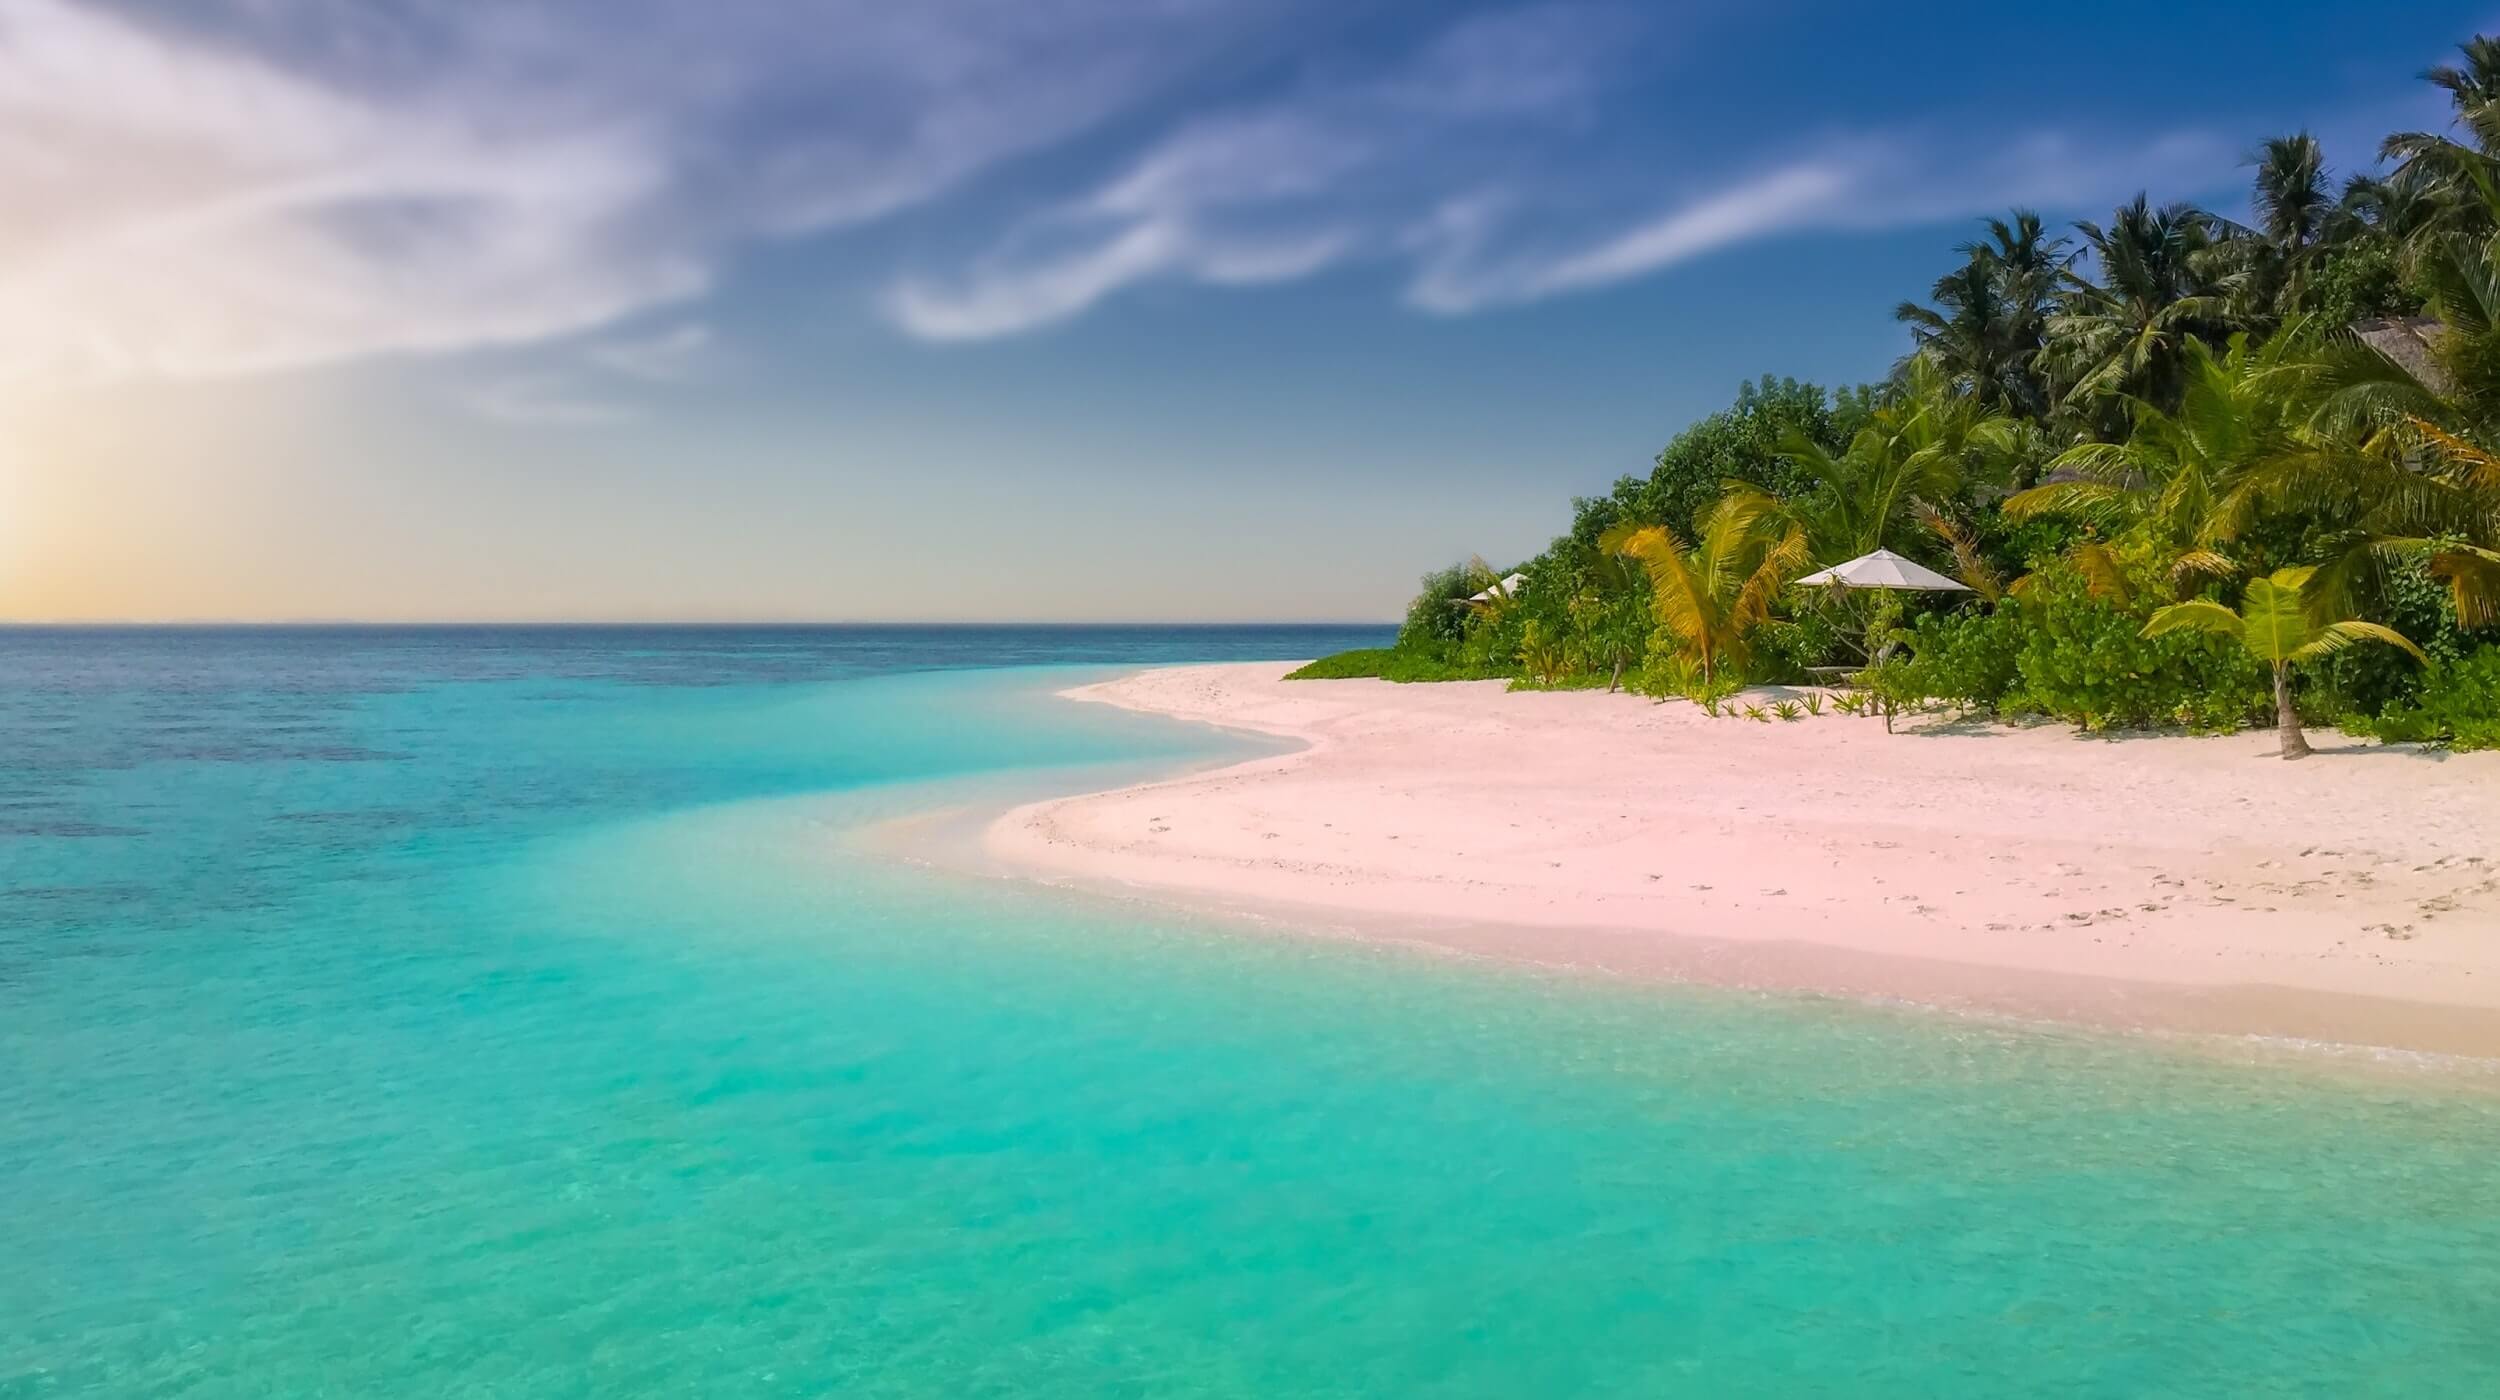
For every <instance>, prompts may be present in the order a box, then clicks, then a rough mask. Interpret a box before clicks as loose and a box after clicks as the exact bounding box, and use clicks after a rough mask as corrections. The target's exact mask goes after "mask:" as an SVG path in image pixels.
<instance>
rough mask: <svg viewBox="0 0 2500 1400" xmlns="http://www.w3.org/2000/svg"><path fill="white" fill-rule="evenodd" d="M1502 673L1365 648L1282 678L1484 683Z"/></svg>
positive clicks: (1326, 658) (1419, 655)
mask: <svg viewBox="0 0 2500 1400" xmlns="http://www.w3.org/2000/svg"><path fill="white" fill-rule="evenodd" d="M1506 674H1508V673H1507V672H1504V671H1476V670H1469V669H1468V668H1466V667H1465V666H1460V665H1454V664H1452V663H1451V662H1448V661H1445V660H1443V659H1441V658H1440V657H1438V656H1434V655H1431V654H1429V653H1423V652H1415V651H1408V650H1405V649H1403V648H1400V647H1366V648H1363V649H1361V650H1357V651H1341V652H1338V653H1337V654H1336V655H1334V656H1323V657H1321V658H1320V659H1319V660H1317V661H1314V662H1312V663H1311V664H1310V665H1308V666H1305V667H1303V668H1301V669H1300V670H1298V671H1293V672H1290V673H1288V674H1287V675H1286V676H1285V679H1286V680H1289V681H1345V680H1384V681H1398V682H1401V683H1404V682H1410V681H1483V680H1499V679H1501V678H1502V677H1503V676H1504V675H1506Z"/></svg>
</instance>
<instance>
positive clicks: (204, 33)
mask: <svg viewBox="0 0 2500 1400" xmlns="http://www.w3.org/2000/svg"><path fill="white" fill-rule="evenodd" d="M2492 18H2493V17H2492V16H2490V15H2487V14H2484V13H2482V12H2480V11H2478V10H2476V9H2474V8H2471V7H2467V6H2461V5H2449V4H2443V3H2424V4H2416V5H2410V6H2404V7H2387V8H2375V9H2373V8H2367V7H2360V6H2354V5H2350V4H2341V5H2337V4H2301V3H2295V4H2275V5H2265V6H2258V5H2212V6H2195V7H2183V6H2175V5H2168V6H2165V5H2153V4H2132V3H2106V4H2101V5H2097V6H2094V7H2092V9H2091V10H2090V12H2089V13H2088V15H2085V14H2078V13H2076V12H2073V11H2060V10H2054V9H2051V8H2049V7H2009V6H2003V5H1994V6H1985V7H1983V6H1977V5H1928V6H1916V7H1873V6H1865V5H1859V4H1839V3H1804V2H1803V0H1758V2H1757V3H1748V4H1742V5H1735V4H1730V5H1711V4H1701V5H1685V6H1673V7H1670V6H1666V5H1655V4H1653V5H1625V4H1609V3H1602V2H1592V3H1545V4H1538V3H1528V4H1504V5H1466V4H1396V3H1369V4H1364V3H1336V4H1317V3H1311V4H1304V3H1294V2H1293V0H1285V2H1284V3H1277V2H1276V0H1270V3H1263V4H1246V3H1230V2H1229V0H1133V2H1131V3H1110V0H1065V2H1064V3H1057V4H1051V5H1033V4H1028V3H1021V2H1020V0H956V2H955V3H928V4H918V5H906V4H894V3H867V0H825V2H824V3H816V4H805V3H795V0H793V2H792V3H764V2H763V0H755V2H754V3H742V2H741V0H711V2H710V3H698V0H611V3H606V4H591V3H587V0H578V2H577V3H571V4H557V3H532V2H531V0H523V2H522V3H513V4H505V5H498V6H445V5H434V4H413V3H405V4H403V3H392V0H358V2H357V3H349V0H190V2H189V3H183V4H172V3H159V4H145V3H122V4H99V3H74V0H0V120H4V121H5V126H4V127H0V130H6V131H7V132H8V133H9V135H8V136H6V137H0V212H5V215H6V217H5V218H0V413H5V415H6V417H5V420H0V421H4V422H5V425H6V426H5V432H6V437H5V438H4V439H0V453H5V456H0V472H5V473H6V475H5V476H0V589H5V590H6V591H5V592H4V593H0V616H7V617H21V618H55V617H56V618H89V617H121V618H195V617H221V618H257V617H281V618H306V617H321V618H336V617H369V618H642V617H668V618H891V619H916V618H939V617H989V618H1135V619H1160V618H1277V617H1291V618H1378V617H1385V616H1389V615H1392V614H1393V613H1394V612H1395V611H1396V610H1397V608H1398V607H1399V605H1400V604H1401V603H1402V601H1403V599H1404V597H1405V594H1406V593H1407V591H1408V590H1409V588H1410V586H1411V584H1412V581H1413V579H1414V577H1415V576H1416V575H1417V574H1418V573H1420V572H1421V571H1423V570H1424V569H1426V568H1429V567H1432V566H1434V565H1436V564H1439V563H1442V562H1446V561H1447V560H1448V559H1450V558H1453V557H1459V556H1464V555H1466V554H1469V553H1483V554H1485V555H1487V556H1490V557H1493V558H1495V559H1497V560H1500V559H1508V558H1513V557H1517V556H1521V555H1524V554H1526V553H1529V552H1531V551H1533V550H1534V549H1535V548H1536V547H1538V546H1539V545H1540V544H1541V543H1542V541H1543V540H1544V539H1545V538H1546V537H1548V536H1550V535H1551V534H1552V533H1553V532H1554V531H1555V530H1557V529H1558V528H1560V527H1561V525H1562V524H1563V523H1564V521H1565V519H1566V515H1567V509H1568V498H1569V497H1570V496H1572V495H1573V494H1577V493H1585V492H1590V491H1596V490H1601V489H1603V488H1604V487H1605V486H1606V485H1607V483H1609V482H1610V481H1611V480H1612V479H1613V478H1614V477H1616V476H1618V475H1620V474H1622V473H1624V472H1628V471H1637V470H1640V469H1642V468H1643V467H1644V466H1645V464H1646V462H1647V460H1648V458H1649V457H1650V456H1651V455H1652V454H1653V453H1654V452H1655V451H1656V449H1657V447H1658V446H1659V444H1660V443H1662V442H1663V441H1664V440H1665V439H1666V438H1667V437H1668V436H1670V435H1671V434H1672V433H1673V432H1674V430H1675V429H1676V428H1678V427H1679V426H1681V425H1682V424H1683V423H1685V422H1687V421H1689V420H1690V419H1691V418H1693V417H1694V416H1696V415H1698V414H1700V413H1703V412H1707V411H1708V410H1709V409H1711V408H1713V407H1715V406H1717V405H1718V404H1720V403H1723V402H1724V401H1725V400H1726V399H1727V397H1728V396H1729V395H1730V394H1731V393H1732V391H1733V390H1734V388H1735V386H1736V384H1737V383H1738V382H1739V381H1740V380H1743V379H1747V378H1750V377H1753V376H1755V375H1757V374H1760V373H1763V372H1766V371H1767V372H1774V373H1782V374H1794V375H1798V376H1800V377H1807V378H1813V379H1818V380H1822V381H1825V382H1848V381H1856V380H1861V379H1866V378H1871V377H1875V376H1879V375H1880V374H1882V373H1883V372H1884V370H1885V369H1886V367H1887V366H1888V365H1889V364H1890V363H1891V361H1892V360H1893V358H1894V357H1895V356H1897V355H1898V354H1899V353H1900V351H1901V349H1902V348H1903V338H1902V336H1901V334H1900V331H1899V328H1898V327H1897V326H1896V325H1895V324H1894V323H1893V322H1892V320H1891V318H1890V314H1889V311H1890V307H1891V306H1892V304H1893V303H1894V302H1896V301H1898V300H1899V299H1901V298H1903V297H1905V296H1914V295H1918V294H1920V293H1921V292H1922V290H1923V289H1924V287H1925V285H1926V284H1927V283H1928V282H1929V281H1930V280H1932V279H1933V277H1934V276H1935V275H1936V274H1937V273H1938V272H1939V271H1941V270H1942V269H1943V268H1944V267H1945V266H1946V265H1947V263H1948V262H1949V261H1950V256H1951V255H1950V251H1949V250H1950V248H1951V246H1952V245H1953V244H1954V243H1955V242H1957V241H1959V240H1961V239H1962V238H1964V237H1967V236H1968V235H1969V233H1970V231H1971V227H1972V223H1973V221H1974V220H1975V219H1976V218H1977V217H1979V216H1981V215H1983V214H1986V213H1989V212H1993V211H1997V210H2001V209H2003V208H2004V207H2006V206H2008V205H2010V204H2015V203H2021V204H2027V205H2032V206H2035V207H2038V208H2040V209H2042V210H2043V211H2044V212H2046V213H2048V214H2050V215H2052V216H2053V217H2056V218H2059V219H2066V218H2072V217H2076V216H2088V215H2096V214H2099V213H2103V212H2105V211H2106V210H2107V209H2108V208H2109V207H2110V206H2111V205H2112V204H2114V203H2116V202H2118V201H2120V200H2122V199H2124V198H2126V197H2128V196H2131V195H2132V194H2133V193H2134V192H2135V191H2136V190H2137V189H2139V188H2146V189H2150V190H2151V191H2152V192H2153V193H2154V195H2155V196H2156V198H2161V199H2169V198H2192V199H2197V200H2199V201H2201V202H2206V203H2208V204H2210V205H2211V206H2212V207H2216V208H2219V209H2223V210H2225V211H2227V212H2237V211H2238V210H2239V209H2240V207H2241V205H2242V204H2243V203H2244V199H2243V196H2242V194H2241V190H2242V189H2243V187H2244V182H2245V178H2246V173H2247V172H2246V170H2245V169H2244V167H2243V165H2242V161H2243V159H2244V157H2245V155H2246V153H2247V151H2248V150H2249V148H2250V147H2252V146H2253V145H2254V144H2255V142H2256V141H2257V140H2259V139H2260V138H2262V137H2264V136H2267V135H2271V134H2278V133H2282V132H2287V131H2290V130H2294V129H2297V128H2301V127H2307V128H2309V129H2312V130H2315V131H2316V132H2318V133H2319V134H2320V136H2321V137H2322V138H2324V139H2325V140H2326V142H2327V143H2328V148H2329V152H2330V155H2331V156H2332V157H2333V158H2334V159H2335V160H2336V162H2337V164H2338V165H2339V167H2340V168H2342V169H2346V170H2350V169H2355V168H2360V167H2362V166H2364V165H2366V164H2367V163H2368V157H2369V153H2370V150H2371V148H2372V146H2374V144H2375V142H2376V139H2377V137H2378V136H2379V135H2381V134H2383V133H2384V132H2386V131H2388V130H2390V129H2395V128H2399V127H2409V126H2422V125H2436V124H2438V123H2439V122H2441V121H2442V120H2443V117H2444V114H2443V111H2442V109H2441V106H2440V104H2439V101H2438V100H2437V99H2438V96H2439V95H2438V94H2437V93H2435V92H2434V91H2432V90H2430V89H2429V88H2427V87H2426V86H2424V85H2423V84H2421V83H2420V82H2418V81H2417V80H2416V75H2417V74H2418V73H2419V72H2420V70H2421V69H2422V68H2424V67H2426V66H2427V65H2429V64H2431V63H2434V62H2437V61H2440V60H2441V59H2442V57H2443V56H2444V55H2445V54H2446V53H2447V51H2448V50H2449V49H2450V47H2451V46H2452V45H2453V44H2454V43H2456V42H2457V41H2458V40H2461V39H2463V38H2465V37H2466V36H2468V35H2470V34H2471V33H2473V32H2475V31H2476V29H2477V28H2478V27H2489V25H2490V23H2491V21H2492Z"/></svg>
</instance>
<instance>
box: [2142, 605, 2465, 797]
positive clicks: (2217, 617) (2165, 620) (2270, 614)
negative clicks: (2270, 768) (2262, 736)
mask: <svg viewBox="0 0 2500 1400" xmlns="http://www.w3.org/2000/svg"><path fill="white" fill-rule="evenodd" d="M2313 572H2315V571H2314V570H2310V569H2277V570H2275V571H2274V573H2273V574H2271V575H2270V576H2268V577H2266V578H2261V579H2258V580H2256V581H2254V582H2252V583H2250V584H2249V585H2248V593H2247V596H2245V597H2244V598H2242V599H2241V600H2240V606H2239V609H2238V611H2236V612H2235V611H2233V610H2232V609H2230V608H2227V607H2225V606H2223V605H2222V604H2220V603H2217V602H2213V601H2211V600H2210V599H2201V598H2200V599H2197V600H2195V601H2193V602H2186V603H2172V604H2171V605H2170V606H2168V607H2166V608H2162V609H2160V610H2159V611H2157V612H2155V613H2154V614H2153V620H2152V621H2150V622H2148V623H2146V624H2145V625H2144V635H2145V636H2147V637H2158V636H2161V635H2162V634H2163V633H2166V632H2185V631H2196V632H2209V633H2212V634H2213V635H2215V636H2221V637H2232V638H2236V639H2237V640H2238V641H2239V643H2240V645H2241V646H2243V647H2245V648H2246V649H2247V650H2248V654H2249V655H2251V656H2253V657H2255V658H2257V659H2258V660H2259V661H2262V662H2265V663H2266V664H2267V665H2269V666H2272V667H2273V668H2274V726H2275V732H2276V733H2277V735H2279V736H2280V742H2281V745H2282V750H2283V756H2284V757H2285V758H2307V757H2308V756H2309V741H2308V739H2307V738H2306V737H2304V736H2303V735H2302V734H2301V732H2300V711H2299V710H2297V709H2295V708H2294V707H2293V705H2292V667H2294V666H2296V665H2301V664H2304V663H2307V662H2311V661H2316V660H2319V659H2321V658H2324V657H2327V656H2331V655H2333V654H2334V653H2336V652H2339V651H2342V650H2343V649H2344V648H2346V647H2348V646H2351V645H2353V644H2354V643H2356V642H2384V643H2386V644H2387V645H2389V646H2392V647H2395V648H2397V649H2399V650H2401V651H2403V652H2404V653H2405V654H2406V655H2408V656H2411V657H2412V658H2413V659H2414V660H2416V661H2420V662H2424V663H2425V664H2427V663H2428V662H2429V660H2430V658H2428V657H2426V656H2424V655H2423V654H2422V649H2421V648H2420V647H2418V646H2415V645H2414V644H2413V642H2412V640H2411V639H2410V638H2408V637H2406V636H2405V634H2403V633H2402V632H2399V631H2397V630H2396V629H2394V628H2392V627H2385V626H2381V625H2380V624H2378V623H2375V622H2359V621H2354V620H2351V619H2346V620H2345V621H2342V622H2327V623H2320V622H2318V621H2316V620H2315V619H2314V618H2313V617H2312V616H2311V615H2310V610H2309V604H2308V601H2307V599H2305V598H2304V597H2303V596H2302V592H2303V590H2304V589H2305V588H2306V587H2307V586H2308V583H2309V577H2310V575H2311V574H2312V573H2313Z"/></svg>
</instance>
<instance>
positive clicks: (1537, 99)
mask: <svg viewBox="0 0 2500 1400" xmlns="http://www.w3.org/2000/svg"><path fill="white" fill-rule="evenodd" d="M1613 22H1614V20H1613V12H1611V11H1605V10H1597V9H1592V8H1591V7H1589V6H1587V5H1584V4H1546V5H1538V6H1531V7H1528V8H1524V9H1520V10H1514V11H1509V12H1502V13H1497V14H1494V15H1490V16H1479V17H1476V18H1473V19H1469V20H1466V21H1463V22H1460V23H1458V24H1457V25H1455V26H1454V27H1452V28H1451V29H1449V30H1448V31H1446V32H1445V33H1443V34H1441V35H1440V36H1438V37H1437V38H1435V39H1433V40H1432V41H1431V42H1429V43H1427V44H1426V45H1424V46H1423V47H1422V48H1421V49H1420V50H1419V51H1418V52H1416V53H1414V54H1412V55H1410V56H1409V57H1408V58H1407V59H1406V60H1405V61H1404V62H1402V63H1397V64H1393V65H1390V66H1389V67H1387V68H1386V69H1385V70H1378V71H1373V72H1369V73H1364V74H1361V75H1358V76H1355V77H1351V78H1345V77H1340V78H1338V79H1337V80H1335V81H1332V82H1327V83H1314V84H1306V85H1304V86H1302V87H1300V88H1297V89H1296V90H1294V91H1292V92H1290V93H1287V94H1285V95H1284V96H1282V97H1280V98H1277V99H1274V100H1272V101H1269V102H1265V103H1261V104H1257V105H1253V106H1249V107H1246V108H1241V109H1237V110H1233V111H1227V112H1221V113H1217V114H1213V115H1209V116H1203V117H1200V118H1197V119H1195V120H1193V121H1191V122H1189V123H1188V124H1186V125H1183V126H1182V127H1180V128H1179V129H1178V130H1176V131H1174V132H1173V133H1172V134H1170V135H1169V136H1166V137H1164V138H1163V139H1161V140H1160V141H1158V142H1156V143H1154V144H1152V145H1151V146H1149V147H1148V148H1147V149H1146V150H1145V151H1144V152H1143V153H1142V154H1140V155H1138V156H1137V157H1136V158H1135V159H1133V160H1132V161H1131V162H1130V163H1129V164H1128V165H1127V166H1126V167H1125V168H1124V169H1122V170H1121V171H1119V172H1118V173H1117V174H1115V175H1113V176H1112V177H1111V178H1110V179H1109V180H1108V181H1107V182H1105V183H1104V184H1102V185H1101V186H1100V187H1098V188H1097V189H1095V190H1094V191H1093V192H1092V193H1090V194H1088V195H1085V196H1082V197H1080V198H1078V199H1075V200H1072V201H1069V202H1067V203H1064V204H1060V205H1058V206H1055V207H1051V208H1048V209H1045V210H1043V211H1041V212H1039V213H1037V214H1035V215H1033V216H1031V217H1029V218H1027V219H1025V220H1023V221H1022V222H1020V223H1018V224H1017V225H1016V226H1014V227H1013V228H1011V229H1010V230H1009V231H1008V232H1007V234H1006V235H1005V236H1004V237H1003V238H1001V239H1000V240H999V241H998V242H997V243H996V244H995V245H993V246H992V247H990V248H988V249H987V250H984V251H983V252H981V253H980V254H978V255H976V256H975V257H974V258H973V259H972V261H971V263H970V265H969V266H968V267H967V268H966V269H965V270H964V271H963V272H961V273H959V274H957V275H954V276H952V277H935V276H929V275H926V274H922V275H916V276H910V277H905V278H903V279H901V280H900V281H898V282H897V284H896V285H895V286H894V287H893V289H892V290H891V291H890V293H889V295H888V296H887V298H886V303H885V304H886V309H887V311H888V313H889V314H890V315H891V316H892V318H893V319H894V321H895V322H896V323H897V324H898V325H900V326H901V327H902V328H903V329H904V330H906V331H908V332H910V333H912V334H914V335H918V336H921V337H924V338H927V339H932V340H961V339H978V338H988V337H993V336H1000V335H1009V334H1014V333H1016V332H1020V331H1026V330H1031V329H1034V328H1037V327H1040V326H1044V325H1048V324H1051V323H1053V322H1056V321H1060V320H1064V319H1066V318H1068V317H1071V316H1074V315H1076V314H1077V313H1079V312H1081V311H1083V310H1085V309H1086V308H1088V307H1090V306H1092V305H1093V304H1094V303H1095V302H1097V301H1099V300H1101V299H1102V298H1104V297H1106V296H1109V295H1111V294H1112V293H1114V292H1116V291H1119V290H1120V289H1122V288H1124V287H1128V286H1132V285H1134V284H1136V283H1139V282H1143V281H1147V280H1150V279H1154V278H1172V279H1180V280H1188V281H1196V282H1205V283H1215V284H1234V285H1238V284H1244V283H1258V282H1278V281H1289V280H1293V279H1295V278H1300V277H1306V276H1309V275H1311V274H1313V273H1316V272H1319V271H1321V270H1323V269H1325V268H1327V267H1329V266H1331V265H1333V264H1336V263H1338V262H1340V261H1342V260H1344V259H1346V258H1348V257H1352V256H1356V255H1358V254H1361V253H1363V252H1365V251H1367V249H1369V248H1370V247H1372V246H1374V245H1376V244H1377V243H1378V241H1379V239H1380V237H1381V235H1382V234H1383V232H1384V231H1385V230H1386V229H1387V228H1388V227H1389V223H1388V222H1387V220H1386V217H1385V216H1388V215H1390V214H1392V213H1393V211H1394V210H1395V209H1396V207H1397V205H1398V204H1399V202H1400V201H1401V200H1407V199H1412V198H1414V197H1416V195H1417V192H1418V191H1422V190H1429V189H1431V188H1433V187H1434V186H1435V185H1436V184H1437V183H1438V182H1440V181H1442V180H1445V179H1447V178H1449V171H1450V168H1451V167H1452V166H1453V165H1454V164H1463V159H1462V160H1455V161H1454V160H1453V156H1454V155H1460V154H1462V153H1464V152H1466V151H1467V150H1468V146H1469V143H1471V142H1474V141H1477V140H1480V139H1482V138H1483V137H1484V136H1485V135H1486V133H1487V132H1490V131H1501V130H1507V129H1515V128H1518V127H1522V126H1528V127H1536V126H1544V127H1548V128H1550V127H1551V126H1552V125H1553V124H1554V123H1556V122H1557V121H1558V120H1559V119H1562V118H1565V117H1567V116H1569V115H1571V114H1573V113H1575V112H1577V111H1579V110H1580V109H1581V108H1582V107H1583V106H1584V104H1585V103H1586V102H1587V101H1588V100H1589V99H1590V98H1591V96H1592V95H1593V92H1594V90H1595V89H1596V88H1597V86H1598V85H1599V83H1600V81H1601V78H1602V75H1603V72H1604V70H1605V67H1606V65H1605V57H1606V41H1607V39H1608V37H1609V35H1610V33H1611V31H1612V26H1613Z"/></svg>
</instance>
